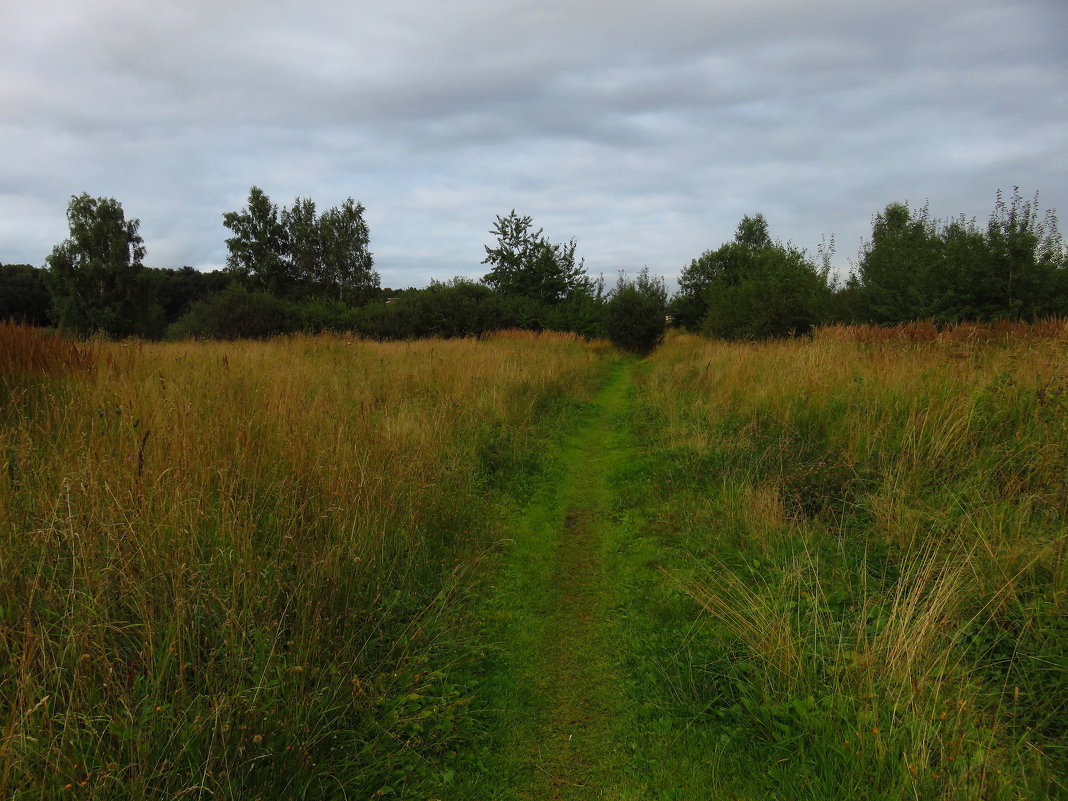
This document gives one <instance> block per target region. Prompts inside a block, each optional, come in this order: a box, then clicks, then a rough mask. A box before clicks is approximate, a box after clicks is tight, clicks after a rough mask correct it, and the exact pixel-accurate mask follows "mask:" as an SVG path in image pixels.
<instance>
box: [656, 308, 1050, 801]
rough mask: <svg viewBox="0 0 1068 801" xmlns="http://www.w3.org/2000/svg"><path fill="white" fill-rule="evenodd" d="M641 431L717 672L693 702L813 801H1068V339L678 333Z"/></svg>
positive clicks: (1033, 331)
mask: <svg viewBox="0 0 1068 801" xmlns="http://www.w3.org/2000/svg"><path fill="white" fill-rule="evenodd" d="M638 419H639V420H640V421H641V422H642V423H643V424H644V425H645V426H647V427H648V430H650V431H653V432H656V434H655V439H656V444H655V445H654V446H653V448H652V454H653V457H654V458H655V459H656V461H657V463H658V464H659V465H660V470H661V471H662V472H661V474H662V477H663V479H664V481H665V483H670V485H671V486H673V487H675V488H676V489H675V490H674V491H673V494H672V496H671V500H670V502H669V503H668V504H667V511H665V512H664V513H662V515H661V517H662V519H663V521H664V522H663V523H662V528H664V529H665V534H666V536H669V537H671V538H672V539H673V540H674V541H675V542H676V543H677V544H678V545H679V546H680V547H682V548H683V549H685V550H686V551H687V552H689V553H692V554H695V555H696V556H695V558H694V560H693V561H691V562H690V563H687V564H685V566H684V567H681V568H678V569H676V570H674V571H671V572H672V575H673V576H674V578H675V580H676V581H678V582H680V583H681V584H682V585H684V586H685V587H686V590H687V592H689V593H690V594H691V595H692V597H693V598H694V599H695V600H696V601H697V603H698V604H699V606H700V607H701V608H702V609H704V610H705V611H706V613H707V615H708V616H709V619H710V621H712V622H711V623H710V626H711V629H710V630H711V631H712V632H713V633H712V634H710V636H713V637H715V638H719V641H720V643H721V648H722V651H721V653H722V654H724V655H726V656H724V657H723V659H724V660H726V661H724V662H716V663H715V664H710V665H709V666H707V668H708V670H710V671H712V672H713V673H717V674H718V675H722V676H726V677H729V678H728V680H727V681H725V682H724V681H720V682H719V686H722V687H724V688H727V689H724V690H723V695H722V696H721V697H717V698H712V699H709V698H705V699H703V701H701V699H695V702H697V701H701V702H702V703H703V704H705V705H708V706H709V707H710V708H712V709H717V710H719V711H718V712H717V714H718V715H719V718H718V719H719V720H720V721H721V722H722V724H723V725H725V726H726V727H727V728H728V730H731V731H734V730H735V729H734V728H732V727H736V729H737V730H738V731H740V732H743V733H745V736H748V737H756V738H757V739H759V737H758V736H757V735H756V734H754V733H755V732H766V733H767V737H768V741H769V742H770V745H769V746H768V747H772V746H774V747H777V748H780V749H781V750H780V751H779V752H778V753H782V754H783V755H784V756H786V757H787V758H788V759H802V760H804V761H806V762H805V764H807V765H809V767H807V768H805V771H807V772H806V773H805V774H804V775H801V774H798V776H797V780H798V782H799V784H798V786H802V785H803V784H805V783H806V782H807V783H808V784H807V785H805V786H809V785H811V788H823V789H813V790H812V792H813V797H823V796H822V795H821V792H826V791H827V790H828V788H834V789H835V790H836V791H838V792H844V791H845V790H844V789H843V788H847V787H848V788H853V789H852V790H850V792H852V791H853V790H856V791H857V792H861V791H863V793H864V794H865V797H867V796H870V797H880V798H882V797H886V798H896V797H917V798H1045V797H1050V794H1053V795H1057V794H1058V793H1063V792H1064V791H1065V785H1064V776H1065V772H1064V771H1065V768H1066V766H1068V762H1066V760H1065V755H1066V750H1065V749H1066V746H1068V742H1066V739H1065V738H1066V735H1068V710H1066V706H1065V704H1066V701H1065V699H1066V698H1068V686H1066V683H1065V677H1066V676H1068V642H1066V640H1068V637H1066V635H1068V627H1066V625H1065V620H1066V612H1068V609H1066V604H1065V601H1066V591H1068V571H1066V567H1065V559H1064V557H1065V548H1066V543H1068V524H1066V522H1065V521H1066V520H1068V485H1066V475H1068V473H1066V467H1068V327H1066V326H1065V324H1064V323H1063V322H1060V321H1053V322H1047V323H1039V324H1035V325H1032V326H1028V325H1019V324H1014V325H1011V326H1004V325H1002V326H989V327H980V326H961V327H958V328H953V329H948V330H936V329H934V328H933V327H930V328H928V327H925V326H922V325H919V326H908V327H902V328H900V329H889V330H888V329H876V328H863V327H860V328H856V327H854V328H846V327H839V328H833V329H823V330H820V331H817V332H816V334H815V336H814V337H812V338H811V339H808V340H794V341H782V342H770V343H763V344H751V343H750V344H745V343H743V344H731V343H723V342H709V341H706V340H702V339H698V338H695V337H686V336H676V337H674V338H672V339H670V340H669V341H668V343H667V344H666V345H665V346H664V348H663V349H662V350H661V351H660V352H659V353H657V354H656V355H654V357H653V358H652V360H651V363H650V365H649V366H648V369H647V370H646V372H645V374H644V376H643V378H642V393H641V401H640V412H639V417H638ZM713 661H715V660H713ZM739 666H741V667H739ZM730 710H734V711H733V712H732V711H730ZM740 736H741V735H740ZM783 743H787V744H789V743H793V745H789V746H788V745H783ZM755 752H756V751H755ZM791 754H792V756H791ZM858 788H859V789H858Z"/></svg>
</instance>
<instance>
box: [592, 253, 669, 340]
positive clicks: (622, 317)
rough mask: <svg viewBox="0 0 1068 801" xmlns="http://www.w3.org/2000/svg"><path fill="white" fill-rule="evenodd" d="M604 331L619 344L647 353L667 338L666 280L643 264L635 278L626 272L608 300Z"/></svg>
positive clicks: (620, 277) (621, 275)
mask: <svg viewBox="0 0 1068 801" xmlns="http://www.w3.org/2000/svg"><path fill="white" fill-rule="evenodd" d="M604 325H605V333H607V334H608V338H609V339H611V340H612V342H613V343H614V344H615V345H617V346H618V347H621V348H625V349H626V350H630V351H634V352H635V353H648V352H649V351H651V350H653V349H654V348H655V347H656V346H657V345H659V344H660V343H661V341H663V339H664V332H665V331H666V330H667V287H666V286H665V285H664V279H663V278H661V277H659V276H652V275H650V274H649V268H648V267H643V268H642V271H641V272H640V273H638V277H637V278H636V279H630V278H628V277H627V275H626V273H622V272H621V273H620V274H619V281H618V283H617V284H616V288H615V289H614V290H613V291H612V296H611V297H610V298H609V299H608V303H607V305H606V306H605V313H604Z"/></svg>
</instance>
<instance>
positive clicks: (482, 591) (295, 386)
mask: <svg viewBox="0 0 1068 801" xmlns="http://www.w3.org/2000/svg"><path fill="white" fill-rule="evenodd" d="M0 403H2V405H0V456H2V458H3V461H4V469H3V471H2V473H0V577H2V581H0V797H2V798H12V799H20V801H21V800H22V799H53V798H66V797H69V798H78V799H126V798H129V799H157V798H158V799H163V798H168V799H170V798H197V799H208V798H213V799H235V800H236V799H255V798H260V799H263V800H264V801H269V800H270V799H289V798H293V799H303V798H309V799H362V798H370V797H384V798H405V799H408V798H411V799H433V798H438V799H494V798H497V799H522V798H607V799H639V798H651V799H695V798H724V799H750V798H752V799H758V798H759V799H768V798H781V799H793V798H805V799H809V798H810V799H835V798H870V799H898V798H924V799H927V798H932V799H942V798H944V799H964V798H969V799H970V798H984V799H1045V798H1055V797H1063V796H1065V795H1066V789H1065V782H1066V776H1068V759H1066V755H1068V754H1066V750H1065V746H1066V734H1068V732H1066V728H1068V710H1066V703H1068V681H1066V676H1068V623H1066V620H1068V618H1066V615H1065V613H1066V608H1065V601H1066V594H1068V575H1066V570H1065V564H1064V562H1065V549H1066V543H1068V524H1066V523H1065V521H1066V520H1068V485H1066V467H1068V326H1066V325H1065V324H1064V323H1059V322H1050V323H1040V324H1035V325H1032V326H1027V325H1016V326H1001V327H997V326H994V327H978V326H962V327H958V328H955V329H949V330H947V331H942V332H938V331H936V330H934V329H933V328H930V327H926V326H922V325H917V326H910V327H902V328H897V329H868V328H860V327H851V328H828V329H821V330H819V331H817V333H816V334H815V335H814V336H813V337H811V338H808V339H803V340H793V341H781V342H770V343H764V344H731V343H723V342H712V341H708V340H704V339H700V338H696V337H689V336H684V335H672V336H671V337H669V339H668V341H667V342H666V343H665V344H664V345H663V346H661V348H660V349H658V350H657V351H656V352H655V353H653V354H652V355H651V356H649V357H647V358H645V359H642V360H638V359H635V358H633V357H628V356H623V355H621V354H619V353H617V352H616V351H614V350H613V349H611V348H610V347H609V346H607V345H606V344H605V343H602V342H597V341H593V342H586V341H583V340H581V339H578V338H575V337H571V336H565V335H550V334H543V335H533V334H519V333H502V334H500V335H497V336H493V337H488V338H485V339H482V340H450V341H443V340H424V341H418V342H412V343H393V344H380V343H372V342H362V341H349V340H346V339H343V338H336V337H295V338H281V339H276V340H270V341H267V342H241V343H230V344H210V343H193V342H189V343H170V344H147V343H137V342H131V343H106V342H90V343H73V342H68V341H65V340H62V339H59V338H55V337H51V336H47V335H44V334H42V333H40V332H38V331H35V330H32V329H26V328H19V327H15V326H3V327H0Z"/></svg>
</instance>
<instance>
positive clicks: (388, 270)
mask: <svg viewBox="0 0 1068 801" xmlns="http://www.w3.org/2000/svg"><path fill="white" fill-rule="evenodd" d="M4 15H5V17H6V20H7V21H6V25H5V27H4V28H3V30H2V31H0V66H2V69H0V108H2V109H3V110H4V113H3V115H2V117H0V152H2V153H3V154H4V155H3V159H2V160H0V261H3V262H21V261H25V262H30V263H34V264H41V263H43V260H44V257H45V256H46V255H47V253H48V252H49V250H50V249H51V247H52V245H53V244H55V243H56V242H58V241H60V240H61V239H62V238H63V237H64V236H65V235H66V222H65V218H64V212H65V209H66V203H67V200H68V198H69V196H70V195H71V194H77V193H80V192H82V191H87V192H89V193H90V194H93V195H107V196H113V197H116V198H118V199H119V200H120V201H122V203H123V206H124V208H125V210H126V213H127V215H128V216H132V217H138V218H140V219H141V221H142V234H143V235H144V237H145V240H146V244H147V246H148V250H149V256H148V260H147V261H148V263H149V264H152V265H157V266H177V265H181V264H191V265H195V266H199V267H204V268H209V267H215V266H219V265H221V264H222V263H223V261H224V260H225V256H226V251H225V244H224V239H225V237H226V234H227V232H226V231H225V229H224V228H223V226H222V222H221V216H222V213H223V212H224V211H228V210H233V209H237V208H240V207H241V206H242V205H243V204H244V200H245V198H246V197H247V193H248V188H249V187H250V186H251V185H253V184H256V185H258V186H261V187H263V188H264V189H265V190H266V191H267V192H268V194H269V195H270V196H271V197H272V198H273V199H274V200H275V201H276V202H279V203H290V202H292V200H293V199H294V198H295V197H296V196H298V195H299V196H309V197H312V198H313V199H314V200H316V202H317V203H318V204H319V205H320V206H321V207H325V206H330V205H335V204H337V203H340V202H341V201H342V200H344V198H345V197H348V196H350V195H351V196H353V197H355V198H357V199H358V200H360V201H362V202H363V203H364V204H365V205H366V206H367V208H368V213H367V214H368V221H369V223H370V226H371V236H372V247H373V250H374V251H375V254H376V260H377V267H378V269H379V270H380V272H381V273H382V278H383V283H384V284H386V285H392V286H401V285H409V284H411V285H417V286H418V285H423V284H425V283H426V282H427V281H429V279H430V278H432V277H433V278H439V279H445V278H449V277H451V276H453V275H458V274H462V275H469V276H478V275H481V274H482V273H483V272H484V268H483V267H481V266H480V264H479V262H480V260H481V258H482V252H483V251H482V245H483V244H484V243H486V242H487V241H488V239H489V235H488V233H487V231H488V230H489V227H490V225H491V224H492V222H493V218H494V215H496V214H503V213H506V212H507V211H508V210H510V209H512V208H516V209H518V210H519V211H521V212H522V213H525V214H531V215H532V216H533V217H534V219H535V221H536V223H537V224H538V225H540V226H544V228H545V229H546V233H547V234H548V235H549V236H550V237H551V238H553V239H557V240H564V239H569V238H570V237H572V236H574V237H576V238H577V239H578V241H579V252H580V254H581V255H584V256H585V257H586V263H587V266H588V268H590V270H591V271H592V272H595V273H596V272H602V271H603V272H605V273H608V274H611V273H614V272H615V270H617V269H619V268H629V269H636V268H640V267H641V266H642V265H649V266H650V268H652V269H653V270H654V271H657V272H660V273H663V274H665V275H667V276H668V277H669V278H671V277H673V276H674V275H675V274H677V272H678V271H679V270H680V269H681V268H682V267H683V266H684V265H685V264H686V263H688V261H689V260H690V259H691V258H693V257H694V256H696V255H698V254H699V253H700V252H701V251H703V250H705V249H707V248H709V247H716V246H718V245H719V244H720V243H721V242H723V241H725V240H727V239H729V238H730V237H731V235H732V233H733V229H734V227H735V225H736V224H737V221H738V220H739V219H740V218H741V216H742V215H744V214H747V213H754V212H757V211H760V212H763V213H764V214H765V216H767V217H768V219H769V221H770V224H771V229H772V233H773V235H774V236H776V237H777V238H781V239H790V240H793V241H794V242H795V243H797V244H799V245H802V246H805V247H808V248H809V249H814V247H815V245H816V243H818V242H819V241H820V239H821V237H822V236H824V235H828V236H829V235H830V234H832V233H833V234H835V235H836V237H837V240H838V245H839V253H838V256H837V258H836V261H837V262H838V263H840V264H841V265H843V266H844V265H846V264H847V262H848V261H849V260H850V259H851V258H854V257H855V255H856V253H857V250H858V248H859V245H860V243H861V241H862V240H863V239H864V238H865V237H866V236H867V234H868V232H869V230H870V220H871V216H872V215H873V214H874V213H876V212H878V211H879V210H881V209H882V208H883V207H884V206H885V204H886V203H887V202H890V201H898V200H900V201H909V202H911V203H912V204H914V205H922V204H924V203H925V202H929V203H930V207H931V211H932V213H933V214H934V215H935V216H941V217H945V216H950V215H955V214H957V213H960V212H964V213H966V214H968V215H976V216H978V217H979V218H980V219H982V218H983V217H985V216H986V215H987V214H988V213H989V211H990V209H991V208H992V205H993V197H994V192H995V190H996V189H998V188H999V187H1000V188H1005V189H1010V188H1011V187H1012V186H1014V185H1019V186H1020V187H1021V189H1022V190H1023V192H1024V193H1025V194H1030V193H1031V192H1033V191H1036V190H1037V191H1040V192H1041V201H1042V204H1043V206H1047V207H1048V206H1054V207H1058V208H1062V209H1063V208H1065V207H1066V206H1068V194H1065V193H1066V192H1068V188H1066V187H1068V180H1066V179H1068V161H1066V159H1065V158H1064V156H1063V154H1064V153H1065V152H1068V117H1066V114H1065V112H1064V109H1066V108H1068V80H1066V79H1068V51H1066V50H1065V48H1064V47H1063V42H1064V37H1065V34H1068V6H1065V4H1064V3H1063V2H1061V0H1048V1H1043V0H1031V1H1027V0H1023V1H1021V2H1009V0H968V1H967V2H964V1H963V0H946V2H940V3H930V2H929V1H925V2H914V1H913V0H895V2H893V3H891V2H884V0H875V1H874V2H870V3H864V4H858V3H852V2H830V0H824V1H823V2H787V0H781V1H779V0H765V1H763V2H752V1H751V0H750V1H748V2H744V1H743V0H716V1H715V2H708V1H707V0H705V1H704V2H683V1H682V0H674V1H673V2H672V1H669V2H663V0H662V2H659V3H657V4H656V5H655V6H654V5H653V4H652V3H638V2H617V3H614V4H610V5H609V4H604V3H601V2H589V0H571V2H567V3H564V2H544V1H543V2H527V0H509V2H497V3H489V2H475V0H459V1H457V2H450V3H440V2H428V1H427V0H410V1H409V2H398V3H396V4H393V5H392V6H391V7H390V8H386V7H385V6H384V4H380V3H369V2H357V3H352V2H337V1H336V0H315V1H314V2H280V3H272V4H264V3H254V2H246V0H215V1H214V2H206V0H184V2H182V3H175V2H165V3H161V4H145V3H142V2H138V1H137V0H96V1H95V2H94V3H92V4H86V3H83V2H75V1H74V0H42V1H41V2H38V3H36V4H33V5H31V4H20V5H19V6H17V7H15V8H9V9H6V10H5V12H4Z"/></svg>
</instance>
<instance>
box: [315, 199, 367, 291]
mask: <svg viewBox="0 0 1068 801" xmlns="http://www.w3.org/2000/svg"><path fill="white" fill-rule="evenodd" d="M364 211H365V209H364V207H363V204H362V203H357V202H356V201H355V200H353V199H352V198H351V197H350V198H347V199H346V200H345V202H344V203H342V204H341V205H340V206H338V207H335V208H332V209H330V210H329V211H327V212H325V213H324V214H323V215H322V217H320V218H319V225H318V227H319V243H320V248H321V251H320V253H321V264H320V267H319V271H318V275H317V277H316V280H317V282H318V284H319V285H320V286H322V287H323V288H325V289H327V290H329V291H330V292H331V294H334V295H335V296H336V297H337V298H338V299H339V300H343V301H345V302H347V303H362V302H365V301H367V300H369V299H370V298H371V297H372V296H373V295H374V294H375V292H376V291H377V290H378V287H379V277H378V273H377V272H375V270H374V259H373V258H372V256H371V252H370V251H369V250H368V247H369V245H370V242H371V237H370V233H369V231H368V228H367V223H366V222H365V221H364V219H363V213H364Z"/></svg>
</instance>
